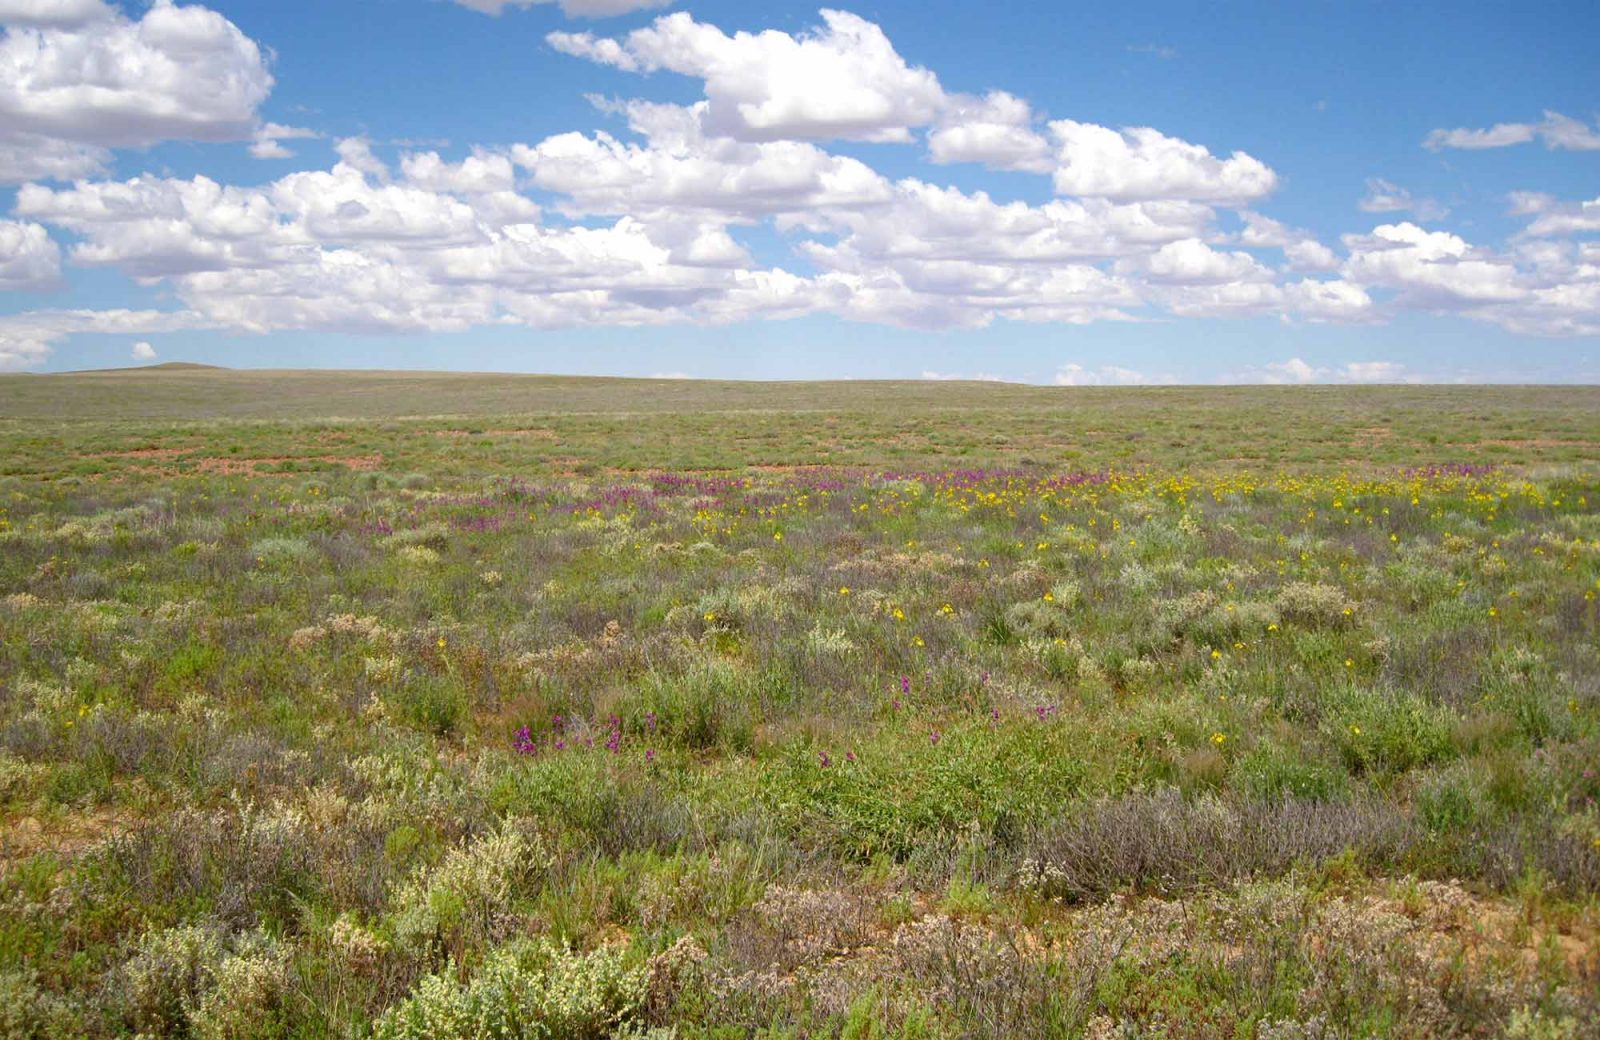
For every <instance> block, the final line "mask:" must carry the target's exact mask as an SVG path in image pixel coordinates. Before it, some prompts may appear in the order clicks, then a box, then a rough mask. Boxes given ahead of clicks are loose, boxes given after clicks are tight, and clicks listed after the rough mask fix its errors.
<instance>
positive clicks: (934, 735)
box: [928, 730, 942, 745]
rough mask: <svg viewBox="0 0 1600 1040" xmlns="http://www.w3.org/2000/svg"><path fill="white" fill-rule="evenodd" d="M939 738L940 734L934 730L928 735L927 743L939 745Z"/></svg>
mask: <svg viewBox="0 0 1600 1040" xmlns="http://www.w3.org/2000/svg"><path fill="white" fill-rule="evenodd" d="M941 737H942V734H941V733H940V732H939V731H938V730H934V731H933V732H931V733H929V734H928V743H930V744H934V745H937V744H938V743H939V741H940V739H941Z"/></svg>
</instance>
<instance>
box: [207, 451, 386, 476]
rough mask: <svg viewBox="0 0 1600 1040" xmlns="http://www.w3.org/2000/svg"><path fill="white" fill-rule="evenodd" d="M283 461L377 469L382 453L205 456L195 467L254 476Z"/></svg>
mask: <svg viewBox="0 0 1600 1040" xmlns="http://www.w3.org/2000/svg"><path fill="white" fill-rule="evenodd" d="M285 462H326V463H330V464H332V465H335V466H344V467H345V468H346V469H353V470H356V471H358V472H365V471H368V470H375V469H378V468H379V467H380V466H382V465H383V453H382V452H373V453H372V454H371V455H271V456H267V457H265V458H249V459H244V458H221V457H207V458H202V459H196V460H195V464H196V467H195V468H196V469H198V470H199V471H200V472H201V473H215V474H219V475H221V476H238V475H243V476H255V475H256V473H257V471H258V470H260V469H261V467H263V466H277V465H281V464H282V463H285Z"/></svg>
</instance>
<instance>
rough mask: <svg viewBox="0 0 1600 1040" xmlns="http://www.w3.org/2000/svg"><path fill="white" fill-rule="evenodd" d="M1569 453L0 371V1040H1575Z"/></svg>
mask: <svg viewBox="0 0 1600 1040" xmlns="http://www.w3.org/2000/svg"><path fill="white" fill-rule="evenodd" d="M1597 406H1600V391H1596V390H1594V389H1592V388H1560V389H1535V388H1492V389H1491V388H1430V387H1422V388H1297V389H1279V388H1267V389H1260V390H1242V389H1172V390H1107V391H1084V390H1074V389H1041V388H1024V387H1000V386H989V385H982V384H967V385H957V386H951V385H931V384H833V385H819V384H715V383H672V382H656V383H652V382H643V381H626V380H575V379H551V378H544V377H509V378H508V377H482V376H467V375H463V376H446V375H412V374H397V373H355V374H329V373H246V372H226V371H219V370H204V369H192V370H176V371H174V370H162V371H157V372H148V371H147V372H125V373H105V374H83V375H74V376H30V377H4V378H0V1035H6V1036H12V1035H16V1036H24V1037H27V1036H41V1037H55V1036H91V1037H102V1036H106V1037H110V1036H128V1037H132V1036H135V1035H146V1036H194V1037H225V1036H238V1037H243V1036H251V1037H367V1036H392V1037H403V1036H439V1037H446V1038H450V1037H457V1036H459V1037H467V1036H494V1037H520V1036H529V1037H532V1036H554V1037H569V1036H570V1037H598V1036H610V1035H644V1034H648V1033H650V1032H651V1031H657V1035H662V1036H665V1035H676V1036H679V1037H708V1038H709V1037H725V1036H727V1037H731V1036H755V1035H760V1036H771V1037H779V1036H785V1037H787V1036H794V1037H800V1036H849V1037H898V1036H904V1037H945V1036H950V1037H973V1036H993V1037H1012V1036H1041V1037H1043V1036H1085V1037H1093V1038H1100V1037H1110V1036H1184V1037H1215V1036H1240V1037H1243V1036H1249V1037H1283V1038H1287V1037H1321V1036H1363V1037H1364V1036H1384V1037H1389V1036H1393V1037H1434V1036H1438V1037H1444V1036H1463V1035H1483V1036H1489V1035H1513V1036H1526V1037H1542V1036H1550V1037H1565V1036H1584V1035H1589V1034H1586V1033H1584V1032H1583V1030H1584V1029H1587V1028H1590V1026H1589V1023H1592V1022H1593V1021H1596V1020H1597V1016H1600V1005H1597V1003H1596V998H1595V993H1596V991H1597V990H1596V981H1597V974H1596V973H1597V972H1600V962H1597V960H1596V958H1597V953H1596V947H1595V935H1596V933H1597V931H1600V900H1597V897H1600V808H1597V800H1600V775H1597V770H1600V767H1597V766H1596V763H1597V762H1600V602H1597V597H1600V453H1597V451H1596V448H1597V447H1600V407H1597ZM1468 463H1470V464H1473V466H1474V467H1475V468H1470V469H1461V468H1459V467H1460V465H1461V464H1468ZM1427 467H1452V468H1449V469H1427V470H1426V471H1424V472H1418V471H1416V470H1418V468H1427Z"/></svg>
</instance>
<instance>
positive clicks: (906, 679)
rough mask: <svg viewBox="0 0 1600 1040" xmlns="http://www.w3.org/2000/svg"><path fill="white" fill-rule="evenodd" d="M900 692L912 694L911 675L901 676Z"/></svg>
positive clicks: (906, 694)
mask: <svg viewBox="0 0 1600 1040" xmlns="http://www.w3.org/2000/svg"><path fill="white" fill-rule="evenodd" d="M900 692H901V693H902V694H903V695H905V696H907V697H909V696H911V676H909V675H902V676H901V677H900Z"/></svg>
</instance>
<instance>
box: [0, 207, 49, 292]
mask: <svg viewBox="0 0 1600 1040" xmlns="http://www.w3.org/2000/svg"><path fill="white" fill-rule="evenodd" d="M60 281H61V248H60V247H59V246H57V245H56V243H55V241H54V240H53V239H52V238H51V237H50V232H48V231H46V230H45V229H44V228H43V227H42V226H40V225H38V224H32V223H26V222H23V221H17V220H0V291H11V292H17V291H26V290H33V291H37V290H40V289H51V288H54V287H55V286H56V285H57V284H58V283H59V282H60Z"/></svg>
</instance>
